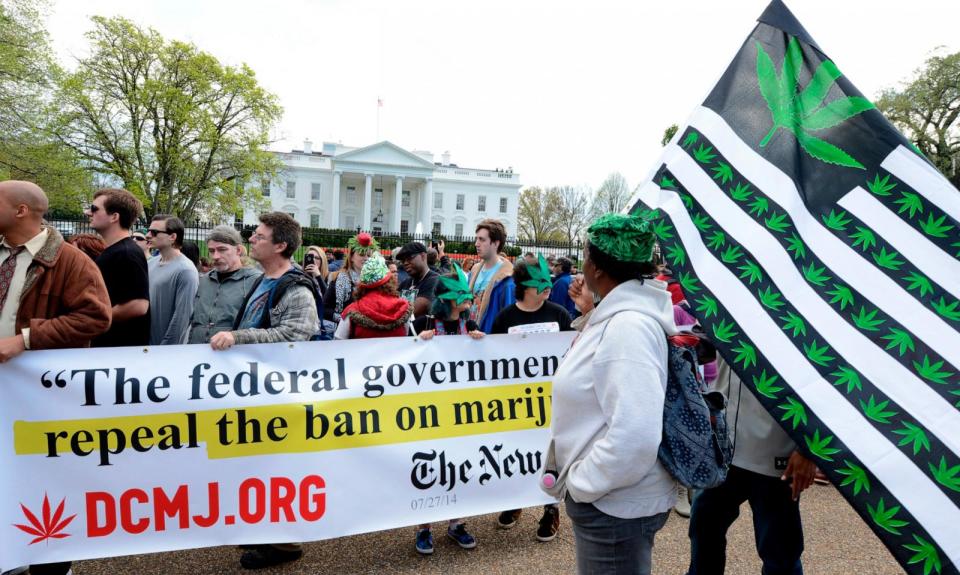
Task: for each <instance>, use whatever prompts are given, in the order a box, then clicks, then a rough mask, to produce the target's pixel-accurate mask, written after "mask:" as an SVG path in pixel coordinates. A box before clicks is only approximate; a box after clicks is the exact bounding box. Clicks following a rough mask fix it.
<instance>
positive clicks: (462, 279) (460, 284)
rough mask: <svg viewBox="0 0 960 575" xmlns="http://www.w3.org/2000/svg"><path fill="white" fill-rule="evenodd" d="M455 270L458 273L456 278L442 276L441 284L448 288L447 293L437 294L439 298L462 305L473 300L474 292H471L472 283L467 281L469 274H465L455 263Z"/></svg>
mask: <svg viewBox="0 0 960 575" xmlns="http://www.w3.org/2000/svg"><path fill="white" fill-rule="evenodd" d="M453 269H454V271H456V272H457V277H456V278H452V277H448V276H440V283H441V284H443V287H445V288H447V291H445V292H443V293H441V294H437V297H438V298H439V299H447V300H450V301H452V302H454V303H455V304H456V305H460V304H462V303H463V302H465V301H468V300H472V299H473V292H471V291H470V281H469V280H468V279H467V274H465V273H463V270H462V269H460V265H459V264H457V263H456V262H454V263H453Z"/></svg>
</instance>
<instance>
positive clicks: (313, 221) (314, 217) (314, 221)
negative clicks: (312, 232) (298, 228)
mask: <svg viewBox="0 0 960 575" xmlns="http://www.w3.org/2000/svg"><path fill="white" fill-rule="evenodd" d="M310 227H311V228H319V227H320V214H310Z"/></svg>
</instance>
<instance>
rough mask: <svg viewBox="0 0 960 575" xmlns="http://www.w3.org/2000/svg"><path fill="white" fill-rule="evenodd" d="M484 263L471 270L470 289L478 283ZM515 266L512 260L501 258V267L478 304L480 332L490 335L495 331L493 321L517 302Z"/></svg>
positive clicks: (477, 264) (491, 279) (478, 263)
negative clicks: (514, 285)
mask: <svg viewBox="0 0 960 575" xmlns="http://www.w3.org/2000/svg"><path fill="white" fill-rule="evenodd" d="M483 266H484V263H483V261H479V262H477V263H476V264H474V266H473V269H472V270H470V289H471V290H473V284H474V282H476V281H477V276H478V275H479V274H480V270H481V269H482V268H483ZM512 275H513V264H512V263H510V260H508V259H507V258H505V257H503V256H500V267H499V268H498V269H497V271H496V273H495V274H494V276H493V277H492V278H490V281H489V282H488V283H487V286H486V288H484V290H483V297H482V298H481V301H480V302H477V303H478V305H479V306H480V309H479V311H478V313H477V325H478V326H480V331H482V332H483V333H490V330H491V329H493V320H494V319H496V317H497V314H498V313H500V310H502V309H503V308H505V307H507V306H509V305H511V304H512V303H514V302H515V301H516V297H515V296H514V293H513V291H514V290H513V277H511V276H512Z"/></svg>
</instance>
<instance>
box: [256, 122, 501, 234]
mask: <svg viewBox="0 0 960 575" xmlns="http://www.w3.org/2000/svg"><path fill="white" fill-rule="evenodd" d="M278 155H279V156H280V159H281V161H282V162H283V164H284V168H283V169H282V170H281V172H280V174H279V177H278V178H277V180H275V181H273V182H271V183H270V184H269V186H267V185H266V184H265V185H264V189H263V194H264V196H268V195H269V198H270V202H271V205H272V207H273V209H274V210H276V211H281V212H286V213H289V214H290V215H291V216H293V217H294V218H296V219H297V221H298V222H300V224H301V225H303V226H307V227H312V228H339V229H356V228H362V229H364V230H371V231H381V232H384V233H397V232H400V233H433V234H444V235H448V236H463V235H467V236H472V235H473V232H474V229H475V226H476V224H477V223H479V222H480V220H483V219H485V218H496V219H498V220H500V221H502V222H503V224H504V226H506V228H507V235H508V236H510V237H514V236H516V233H517V209H518V202H519V194H520V177H519V175H517V174H515V173H513V171H512V169H508V170H478V169H473V168H461V167H459V166H457V165H456V164H452V163H450V157H449V154H443V156H442V161H440V162H434V158H433V154H431V153H430V152H424V151H407V150H404V149H403V148H400V147H399V146H396V145H394V144H392V143H390V142H386V141H384V142H380V143H379V144H374V145H372V146H367V147H365V148H353V147H348V146H343V145H341V144H333V143H328V142H324V144H323V150H322V151H320V152H317V151H314V150H313V147H312V145H311V143H310V141H309V140H308V141H306V142H304V149H303V150H293V151H292V152H290V153H278ZM256 221H257V214H256V213H254V212H252V211H250V212H248V213H246V214H244V223H256Z"/></svg>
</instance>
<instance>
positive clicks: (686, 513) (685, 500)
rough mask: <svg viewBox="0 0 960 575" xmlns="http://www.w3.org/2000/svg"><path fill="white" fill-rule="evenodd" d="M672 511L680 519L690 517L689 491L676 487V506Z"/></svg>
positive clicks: (682, 487) (679, 486) (680, 486)
mask: <svg viewBox="0 0 960 575" xmlns="http://www.w3.org/2000/svg"><path fill="white" fill-rule="evenodd" d="M673 510H674V511H676V512H677V515H679V516H680V517H690V491H689V490H688V489H687V488H686V487H684V486H683V485H678V486H677V504H676V505H674V507H673Z"/></svg>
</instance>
